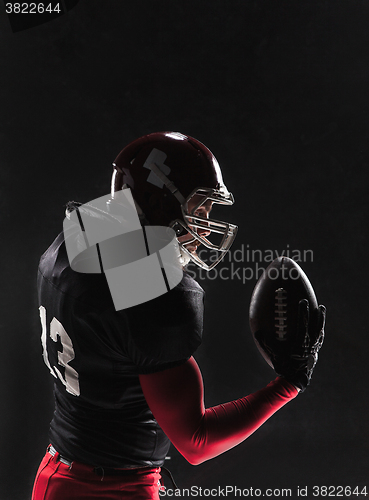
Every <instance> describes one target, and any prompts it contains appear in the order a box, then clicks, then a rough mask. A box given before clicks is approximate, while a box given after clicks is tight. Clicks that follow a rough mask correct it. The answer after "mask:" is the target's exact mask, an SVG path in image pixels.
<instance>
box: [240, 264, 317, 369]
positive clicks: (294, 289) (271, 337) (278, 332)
mask: <svg viewBox="0 0 369 500" xmlns="http://www.w3.org/2000/svg"><path fill="white" fill-rule="evenodd" d="M303 299H307V300H308V303H309V315H310V318H312V317H313V316H314V317H315V316H316V313H317V310H318V302H317V298H316V296H315V292H314V290H313V287H312V286H311V284H310V281H309V279H308V277H307V276H306V274H305V273H304V271H303V270H302V269H301V267H300V266H299V265H298V264H297V263H296V262H295V261H294V260H292V259H290V258H288V257H278V258H277V259H275V260H274V261H273V262H272V263H271V264H270V265H269V266H268V267H267V268H266V269H265V271H264V273H263V274H262V276H261V277H260V279H259V280H258V282H257V283H256V286H255V288H254V291H253V293H252V297H251V302H250V311H249V320H250V329H251V333H252V335H253V338H254V341H255V343H256V346H257V347H258V349H259V351H260V352H261V354H262V355H263V357H264V359H265V360H266V362H267V363H268V364H269V365H270V366H271V367H273V364H272V362H271V359H270V358H271V353H270V352H268V350H266V349H265V348H263V347H264V346H265V345H268V346H272V345H273V346H275V348H276V349H277V350H280V349H281V350H285V351H290V350H291V347H292V345H293V343H294V341H295V340H296V336H297V332H298V324H299V303H300V301H301V300H303ZM313 326H314V325H312V327H313ZM309 330H310V322H309Z"/></svg>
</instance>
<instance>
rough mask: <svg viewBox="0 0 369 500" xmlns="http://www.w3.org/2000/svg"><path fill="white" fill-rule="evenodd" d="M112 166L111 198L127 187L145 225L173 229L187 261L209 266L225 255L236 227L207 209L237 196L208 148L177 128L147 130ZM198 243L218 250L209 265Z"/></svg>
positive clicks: (213, 265)
mask: <svg viewBox="0 0 369 500" xmlns="http://www.w3.org/2000/svg"><path fill="white" fill-rule="evenodd" d="M113 166H114V173H113V179H112V196H113V197H114V192H115V191H119V190H120V189H122V188H123V187H129V188H130V189H131V191H132V195H133V198H134V200H135V203H136V208H138V213H139V216H140V218H141V221H142V222H141V223H143V224H146V223H149V224H154V225H164V226H168V227H171V228H173V229H174V231H175V232H176V235H177V240H178V243H179V246H180V251H181V257H183V258H182V259H181V261H184V262H185V264H183V265H186V264H187V263H188V261H189V259H190V260H191V261H193V262H194V263H195V264H197V265H198V266H200V267H201V268H203V269H206V270H210V269H212V268H214V267H215V266H216V265H217V264H218V263H219V262H220V261H221V260H222V259H223V257H224V256H225V254H226V253H227V251H228V250H229V248H230V246H231V244H232V243H233V241H234V238H235V236H236V233H237V226H235V225H234V224H230V223H228V222H222V221H220V220H215V219H212V218H209V213H210V210H211V208H212V207H213V206H214V205H218V204H220V205H232V204H233V203H234V199H233V196H232V194H231V193H230V192H229V191H228V190H227V188H226V187H225V185H224V182H223V179H222V174H221V170H220V167H219V164H218V162H217V160H216V158H215V157H214V155H213V154H212V153H211V151H210V150H209V149H208V148H207V147H206V146H204V145H203V144H202V143H201V142H199V141H197V140H196V139H194V138H192V137H187V136H184V135H182V134H178V133H176V132H159V133H154V134H149V135H147V136H144V137H141V138H139V139H136V141H134V142H132V143H131V144H129V145H128V146H126V147H125V148H124V149H123V150H122V151H121V152H120V153H119V155H118V157H117V158H116V160H115V162H114V163H113ZM200 186H202V187H200ZM140 212H142V213H141V214H140ZM199 245H204V247H206V248H207V249H208V250H209V251H211V252H214V253H216V258H215V259H214V258H212V259H211V262H210V264H207V263H206V262H205V261H204V260H203V259H201V258H200V256H199V255H198V254H197V253H196V250H197V247H198V246H199Z"/></svg>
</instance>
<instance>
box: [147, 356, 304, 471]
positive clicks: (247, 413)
mask: <svg viewBox="0 0 369 500" xmlns="http://www.w3.org/2000/svg"><path fill="white" fill-rule="evenodd" d="M140 382H141V386H142V390H143V393H144V395H145V398H146V400H147V403H148V405H149V407H150V409H151V411H152V412H153V414H154V417H155V418H156V420H157V421H158V423H159V425H160V427H161V428H162V429H163V431H164V432H165V434H166V435H167V436H168V438H169V439H170V440H171V442H172V443H173V445H174V446H175V447H176V448H177V450H178V451H179V452H180V453H181V454H182V455H183V456H184V457H185V458H186V459H187V460H188V461H189V462H190V463H191V464H193V465H198V464H200V463H201V462H204V461H205V460H209V459H210V458H213V457H216V456H217V455H220V454H221V453H223V452H225V451H227V450H229V449H230V448H233V447H234V446H236V445H237V444H239V443H241V442H242V441H244V440H245V439H246V438H247V437H248V436H250V434H252V433H253V432H254V431H256V429H258V428H259V427H260V426H261V425H262V424H263V423H264V422H265V421H266V420H267V419H268V418H269V417H271V416H272V415H273V414H274V413H275V412H276V411H278V410H279V409H280V408H282V406H284V405H285V404H286V403H288V402H289V401H291V400H292V399H293V398H295V397H296V396H297V394H298V392H297V390H296V389H295V387H294V386H292V385H291V384H290V383H289V382H287V381H286V380H284V379H283V378H280V377H278V378H276V379H275V380H274V381H273V382H271V383H270V384H268V385H267V387H265V388H264V389H261V390H259V391H257V392H255V393H253V394H250V395H249V396H246V397H244V398H241V399H237V400H235V401H231V402H229V403H225V404H221V405H218V406H214V407H212V408H207V409H205V406H204V387H203V381H202V376H201V372H200V369H199V367H198V365H197V363H196V361H195V360H194V358H190V359H189V360H188V361H187V362H186V363H184V364H182V365H180V366H177V367H175V368H171V369H168V370H164V371H161V372H157V373H152V374H148V375H140Z"/></svg>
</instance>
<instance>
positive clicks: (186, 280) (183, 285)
mask: <svg viewBox="0 0 369 500" xmlns="http://www.w3.org/2000/svg"><path fill="white" fill-rule="evenodd" d="M177 289H178V290H189V291H190V290H192V291H194V292H198V293H200V294H202V295H204V294H205V292H204V289H203V288H202V287H201V286H200V285H199V283H198V282H197V281H196V280H195V279H194V278H193V277H192V276H191V275H190V274H189V272H188V271H186V270H185V271H184V272H183V278H182V281H181V282H180V283H179V285H178V287H177Z"/></svg>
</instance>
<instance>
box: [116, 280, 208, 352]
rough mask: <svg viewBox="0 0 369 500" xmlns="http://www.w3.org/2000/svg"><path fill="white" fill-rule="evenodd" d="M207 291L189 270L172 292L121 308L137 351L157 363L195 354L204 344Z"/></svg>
mask: <svg viewBox="0 0 369 500" xmlns="http://www.w3.org/2000/svg"><path fill="white" fill-rule="evenodd" d="M203 309H204V291H203V289H202V288H201V286H200V285H199V284H198V283H197V282H196V281H195V280H194V279H193V278H192V277H191V276H190V275H188V274H187V273H184V276H183V279H182V281H181V282H180V283H179V284H178V285H177V286H176V287H175V288H173V289H172V290H170V291H169V292H167V293H165V294H163V295H161V296H160V297H157V298H156V299H153V300H150V301H148V302H145V303H144V304H140V305H138V306H135V307H131V308H129V309H126V310H125V311H121V314H122V315H124V317H125V318H126V320H127V322H128V325H129V331H130V335H131V339H132V341H133V344H134V345H135V346H136V348H137V350H138V351H139V352H140V353H141V354H142V355H144V356H147V358H151V359H152V360H156V361H157V362H171V361H176V360H179V359H184V358H187V357H189V356H191V355H192V354H193V353H194V352H195V350H196V349H197V347H198V346H199V345H200V344H201V339H202V329H203Z"/></svg>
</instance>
